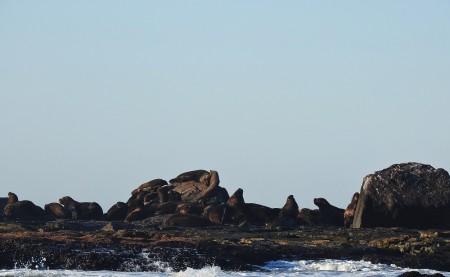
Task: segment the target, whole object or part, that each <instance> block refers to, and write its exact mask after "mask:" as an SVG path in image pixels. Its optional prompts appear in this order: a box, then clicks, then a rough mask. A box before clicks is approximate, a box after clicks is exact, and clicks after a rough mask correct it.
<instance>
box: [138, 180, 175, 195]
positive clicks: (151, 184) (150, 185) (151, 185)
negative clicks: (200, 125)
mask: <svg viewBox="0 0 450 277" xmlns="http://www.w3.org/2000/svg"><path fill="white" fill-rule="evenodd" d="M167 185H168V183H167V181H166V180H163V179H154V180H151V181H148V182H147V183H143V184H141V185H140V186H139V187H137V188H136V189H134V190H133V191H132V192H131V195H135V194H138V193H139V192H143V191H147V192H150V191H152V190H154V191H156V190H157V189H158V188H159V187H162V186H167Z"/></svg>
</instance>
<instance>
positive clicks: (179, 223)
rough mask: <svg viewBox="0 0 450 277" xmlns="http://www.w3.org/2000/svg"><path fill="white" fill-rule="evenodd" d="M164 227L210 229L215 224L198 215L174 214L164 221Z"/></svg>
mask: <svg viewBox="0 0 450 277" xmlns="http://www.w3.org/2000/svg"><path fill="white" fill-rule="evenodd" d="M164 225H165V226H173V227H208V226H212V225H214V223H212V222H211V221H209V220H208V219H206V218H203V217H200V216H196V215H189V214H174V215H171V216H169V218H167V219H166V220H165V221H164Z"/></svg>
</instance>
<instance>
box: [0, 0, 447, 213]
mask: <svg viewBox="0 0 450 277" xmlns="http://www.w3.org/2000/svg"><path fill="white" fill-rule="evenodd" d="M449 15H450V2H449V1H371V2H369V1H184V0H183V1H70V2H69V1H56V0H55V1H1V0H0V128H1V136H0V142H1V143H0V168H1V171H0V188H1V191H0V194H3V195H5V196H6V194H7V192H8V191H14V192H16V193H17V194H18V196H19V198H21V199H29V200H33V201H34V202H35V203H37V204H39V205H43V204H45V203H49V202H54V201H57V200H58V198H60V197H61V196H64V195H71V196H73V197H74V198H75V199H78V200H80V201H94V200H95V201H97V202H99V203H100V204H101V205H102V206H103V208H104V210H107V209H108V208H109V207H110V206H111V205H112V204H113V203H115V202H116V201H126V200H127V199H128V197H129V195H130V192H131V190H132V189H134V188H135V187H136V186H138V185H139V184H141V183H143V182H146V181H148V180H151V179H155V178H164V179H166V180H168V179H170V178H173V177H175V176H176V175H178V174H179V173H181V172H184V171H188V170H194V169H199V168H203V169H206V170H209V169H216V170H218V171H219V174H220V179H221V185H222V186H224V187H225V188H227V189H228V191H229V193H230V194H231V193H233V192H234V191H235V190H236V189H237V188H238V187H242V188H243V189H244V197H245V199H246V201H247V202H257V203H260V204H265V205H269V206H272V207H281V206H282V205H283V204H284V202H285V200H286V197H287V196H288V195H289V194H293V195H294V196H295V198H296V199H297V202H298V203H299V206H300V207H314V205H313V203H312V200H313V198H314V197H325V198H327V199H328V200H329V201H330V202H331V203H332V204H335V205H337V206H340V207H344V206H346V205H347V204H348V202H349V201H350V198H351V196H352V194H353V193H354V192H356V191H359V189H360V186H361V182H362V178H363V177H364V176H365V175H367V174H370V173H372V172H373V171H376V170H380V169H383V168H385V167H387V166H390V165H391V164H393V163H400V162H407V161H417V162H422V163H427V164H431V165H433V166H434V167H442V168H444V169H446V170H450V158H449V156H450V124H449V120H450V109H449V102H450V16H449Z"/></svg>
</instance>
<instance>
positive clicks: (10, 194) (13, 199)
mask: <svg viewBox="0 0 450 277" xmlns="http://www.w3.org/2000/svg"><path fill="white" fill-rule="evenodd" d="M18 201H19V198H18V197H17V195H16V194H15V193H13V192H8V201H7V202H6V205H8V204H14V203H16V202H18Z"/></svg>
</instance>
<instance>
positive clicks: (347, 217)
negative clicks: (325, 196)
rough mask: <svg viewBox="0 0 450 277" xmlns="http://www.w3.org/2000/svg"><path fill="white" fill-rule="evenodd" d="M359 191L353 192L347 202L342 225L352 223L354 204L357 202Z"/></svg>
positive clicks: (347, 225)
mask: <svg viewBox="0 0 450 277" xmlns="http://www.w3.org/2000/svg"><path fill="white" fill-rule="evenodd" d="M358 199H359V192H355V194H353V197H352V201H351V202H350V204H348V206H347V209H345V212H344V225H345V227H347V228H350V226H351V225H352V223H353V216H354V215H355V209H356V205H357V204H358Z"/></svg>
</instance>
